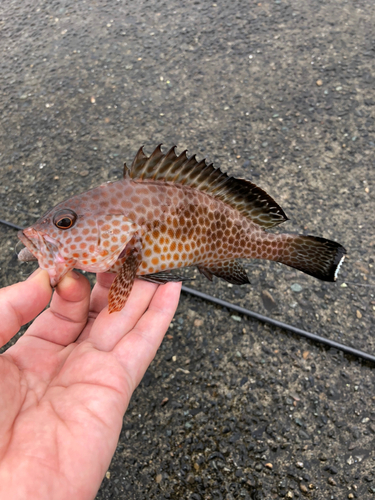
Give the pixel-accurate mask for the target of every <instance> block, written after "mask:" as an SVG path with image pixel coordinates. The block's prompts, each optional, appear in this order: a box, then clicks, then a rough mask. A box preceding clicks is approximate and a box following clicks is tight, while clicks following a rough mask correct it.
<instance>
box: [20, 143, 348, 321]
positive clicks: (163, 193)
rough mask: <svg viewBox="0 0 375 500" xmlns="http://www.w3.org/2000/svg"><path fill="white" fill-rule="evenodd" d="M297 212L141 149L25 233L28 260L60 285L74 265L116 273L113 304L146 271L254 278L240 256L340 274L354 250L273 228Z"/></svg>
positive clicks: (170, 156)
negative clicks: (193, 270) (112, 177)
mask: <svg viewBox="0 0 375 500" xmlns="http://www.w3.org/2000/svg"><path fill="white" fill-rule="evenodd" d="M286 219H287V218H286V216H285V214H284V212H283V210H282V209H281V208H280V207H279V206H278V205H277V203H276V202H275V201H274V200H273V199H272V198H271V197H270V196H269V195H268V194H267V193H265V192H264V191H263V190H262V189H260V188H258V187H257V186H255V185H254V184H252V183H251V182H249V181H246V180H243V179H235V178H232V177H228V176H227V175H226V174H225V173H222V172H221V171H220V170H219V169H215V168H214V167H213V166H212V165H207V164H206V162H205V161H204V160H202V161H201V162H198V161H197V160H196V159H195V156H193V157H190V158H188V157H187V155H186V152H185V151H184V152H183V153H181V154H180V155H179V156H176V154H175V148H172V149H170V150H169V151H168V153H166V154H163V153H162V151H161V148H160V146H158V147H157V148H156V149H155V151H154V152H153V153H152V155H151V156H150V157H147V156H145V154H144V153H143V149H142V148H141V149H140V150H139V151H138V153H137V155H136V157H135V159H134V161H133V164H132V166H131V168H130V170H128V168H127V167H126V165H125V168H124V178H123V179H121V180H119V181H116V182H110V183H107V184H103V185H101V186H99V187H97V188H94V189H91V190H90V191H87V192H85V193H82V194H79V195H77V196H74V197H72V198H70V199H69V200H66V201H63V202H62V203H59V204H58V205H57V206H55V207H54V208H53V209H52V210H50V211H49V212H47V213H46V214H45V215H44V216H43V217H41V218H40V219H39V220H38V221H37V222H36V223H35V224H33V225H32V226H31V227H29V228H27V229H25V230H23V231H20V233H19V237H20V239H21V241H22V242H23V243H24V244H25V246H26V249H23V250H22V251H21V252H20V254H19V259H20V260H30V258H31V254H32V255H33V256H34V258H36V259H37V260H38V262H39V265H40V267H41V268H42V269H46V270H47V271H48V273H49V275H50V280H51V285H52V286H55V285H56V284H57V283H58V282H59V281H60V280H61V279H62V278H63V276H64V275H65V274H66V273H67V272H68V271H69V270H70V269H72V268H76V269H82V270H85V271H91V272H105V271H109V272H115V273H117V276H116V278H115V280H114V282H113V285H112V287H111V289H110V293H109V310H110V312H113V311H119V310H121V308H122V307H123V306H124V304H125V302H126V300H127V297H128V295H129V293H130V291H131V288H132V285H133V282H134V279H135V277H136V276H139V277H142V278H143V279H147V280H150V281H154V282H156V283H166V282H167V281H179V280H180V279H181V278H179V277H178V276H176V275H175V274H174V273H170V271H171V270H173V269H177V268H181V267H189V266H197V267H198V269H199V271H200V272H201V273H202V274H204V275H205V276H206V277H207V278H209V279H212V276H213V275H215V276H218V277H220V278H223V279H225V280H226V281H228V282H230V283H235V284H244V283H249V280H248V277H247V274H246V272H245V270H244V269H243V267H242V266H241V264H240V263H239V262H238V259H242V258H246V259H247V258H249V259H250V258H251V259H254V258H255V259H266V260H273V261H277V262H281V263H283V264H286V265H288V266H291V267H294V268H296V269H299V270H301V271H303V272H305V273H307V274H310V275H312V276H314V277H316V278H319V279H322V280H326V281H334V280H335V279H336V276H337V272H338V269H339V267H340V265H341V262H342V260H343V258H344V255H345V253H346V252H345V249H344V248H343V247H342V246H341V245H339V244H338V243H335V242H333V241H330V240H326V239H324V238H318V237H314V236H303V235H294V234H287V233H284V234H273V233H268V232H267V231H266V229H269V228H271V227H274V226H276V225H278V224H280V223H281V222H283V221H285V220H286Z"/></svg>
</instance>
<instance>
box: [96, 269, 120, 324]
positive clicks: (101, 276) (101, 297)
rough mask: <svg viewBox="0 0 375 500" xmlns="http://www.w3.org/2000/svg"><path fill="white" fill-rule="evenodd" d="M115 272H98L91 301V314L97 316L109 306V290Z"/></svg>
mask: <svg viewBox="0 0 375 500" xmlns="http://www.w3.org/2000/svg"><path fill="white" fill-rule="evenodd" d="M115 277H116V274H114V273H98V274H97V275H96V283H95V286H94V288H93V290H92V294H91V301H90V316H91V317H96V316H97V315H98V314H99V313H100V312H101V311H102V310H103V309H104V308H105V307H107V306H108V292H109V289H110V288H111V285H112V282H113V280H114V279H115Z"/></svg>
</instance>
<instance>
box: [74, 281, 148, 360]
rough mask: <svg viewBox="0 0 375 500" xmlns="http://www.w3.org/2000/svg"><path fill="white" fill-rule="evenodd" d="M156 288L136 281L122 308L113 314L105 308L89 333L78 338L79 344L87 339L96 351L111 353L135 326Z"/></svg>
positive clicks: (144, 282)
mask: <svg viewBox="0 0 375 500" xmlns="http://www.w3.org/2000/svg"><path fill="white" fill-rule="evenodd" d="M157 287H158V285H156V284H155V283H150V282H148V281H143V280H138V279H136V280H135V281H134V285H133V289H132V291H131V294H130V295H129V298H128V300H127V302H126V304H125V306H124V308H123V309H122V310H121V311H120V312H118V313H113V314H109V313H108V309H107V308H106V309H105V310H104V311H102V312H101V313H100V315H99V316H98V317H97V319H96V320H95V324H94V325H93V327H92V329H91V331H90V332H88V331H85V332H84V333H83V334H82V335H81V337H80V338H79V342H81V341H82V340H85V339H87V338H89V339H90V342H92V343H93V344H94V345H95V347H96V348H97V349H100V350H103V351H111V350H112V349H113V348H114V346H115V345H116V344H117V342H118V341H119V340H120V339H121V338H122V337H123V336H124V335H126V334H127V333H128V332H129V331H130V330H131V329H132V328H133V327H134V326H135V325H136V323H137V321H138V320H139V318H140V317H141V316H142V314H143V313H144V312H145V311H146V309H147V307H148V306H149V304H150V301H151V299H152V297H153V296H154V293H155V291H156V289H157ZM107 294H108V289H107Z"/></svg>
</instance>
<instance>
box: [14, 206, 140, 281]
mask: <svg viewBox="0 0 375 500" xmlns="http://www.w3.org/2000/svg"><path fill="white" fill-rule="evenodd" d="M138 230H139V226H137V224H134V223H133V222H132V221H131V220H129V219H128V218H126V217H125V216H124V215H123V214H118V213H117V214H111V213H103V212H100V211H99V212H92V211H90V212H89V211H87V210H85V209H83V208H82V207H80V206H79V205H77V204H76V203H72V204H69V202H63V203H61V204H59V205H57V206H56V207H55V208H53V209H52V210H50V211H49V212H47V213H46V214H45V215H44V216H43V217H41V218H40V219H39V220H38V221H36V223H35V224H33V225H32V226H30V227H28V228H26V229H24V230H22V231H20V232H19V233H18V237H19V239H20V240H21V241H22V243H23V244H24V245H25V247H26V249H27V250H25V249H23V250H21V252H20V253H19V255H18V258H19V260H31V259H30V253H31V254H32V255H33V256H34V257H35V258H36V259H37V260H38V263H39V266H40V267H41V269H45V270H46V271H47V272H48V274H49V277H50V283H51V286H56V285H57V283H59V282H60V281H61V279H62V278H63V277H64V275H65V274H66V273H67V272H68V271H69V270H71V269H73V268H76V269H82V270H84V271H90V272H105V271H108V269H110V267H112V265H113V264H114V263H115V262H116V260H117V259H118V258H119V257H120V255H121V253H123V252H124V251H125V247H126V245H127V243H128V242H129V241H130V240H131V238H132V236H133V235H134V233H135V232H137V231H138Z"/></svg>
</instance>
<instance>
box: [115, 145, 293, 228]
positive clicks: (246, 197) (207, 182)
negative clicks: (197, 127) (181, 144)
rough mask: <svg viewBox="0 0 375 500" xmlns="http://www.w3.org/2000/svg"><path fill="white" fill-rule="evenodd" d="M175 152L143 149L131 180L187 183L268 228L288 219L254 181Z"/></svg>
mask: <svg viewBox="0 0 375 500" xmlns="http://www.w3.org/2000/svg"><path fill="white" fill-rule="evenodd" d="M175 149H176V146H173V147H172V148H171V149H170V150H169V151H168V152H167V153H166V154H164V153H163V152H162V150H161V144H159V146H157V147H156V148H155V150H154V152H153V153H152V154H151V155H150V156H149V157H148V156H146V155H145V153H144V151H143V146H142V147H141V148H140V149H139V150H138V153H137V154H136V156H135V158H134V160H133V163H132V165H131V167H130V177H131V178H132V179H135V180H138V179H139V180H145V179H152V180H158V181H165V182H173V183H176V184H185V185H187V186H190V187H192V188H195V189H199V190H200V191H203V192H205V193H207V194H209V195H211V196H213V197H214V198H217V199H219V200H221V201H223V202H224V203H227V204H228V205H230V206H231V207H233V208H235V209H236V210H238V211H239V212H240V213H241V214H242V215H244V216H245V217H248V218H249V219H251V220H252V221H253V222H255V223H256V224H259V225H260V226H262V227H265V228H269V227H273V226H276V225H277V224H280V223H281V222H284V221H285V220H287V217H286V215H285V213H284V212H283V210H282V208H280V207H279V205H278V204H277V203H276V202H275V201H274V200H273V199H272V198H271V196H269V195H268V194H267V193H266V192H265V191H263V189H261V188H259V187H258V186H256V185H255V184H253V183H252V182H250V181H247V180H245V179H236V178H234V177H229V176H228V175H227V174H226V173H224V172H221V170H220V169H219V168H214V166H213V165H212V164H210V165H208V164H207V163H206V160H201V161H200V162H198V161H197V160H196V158H195V155H194V156H191V157H190V158H189V157H188V156H187V154H186V150H185V151H183V152H182V153H181V154H180V155H179V156H177V155H176V152H175ZM124 175H125V171H124Z"/></svg>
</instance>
